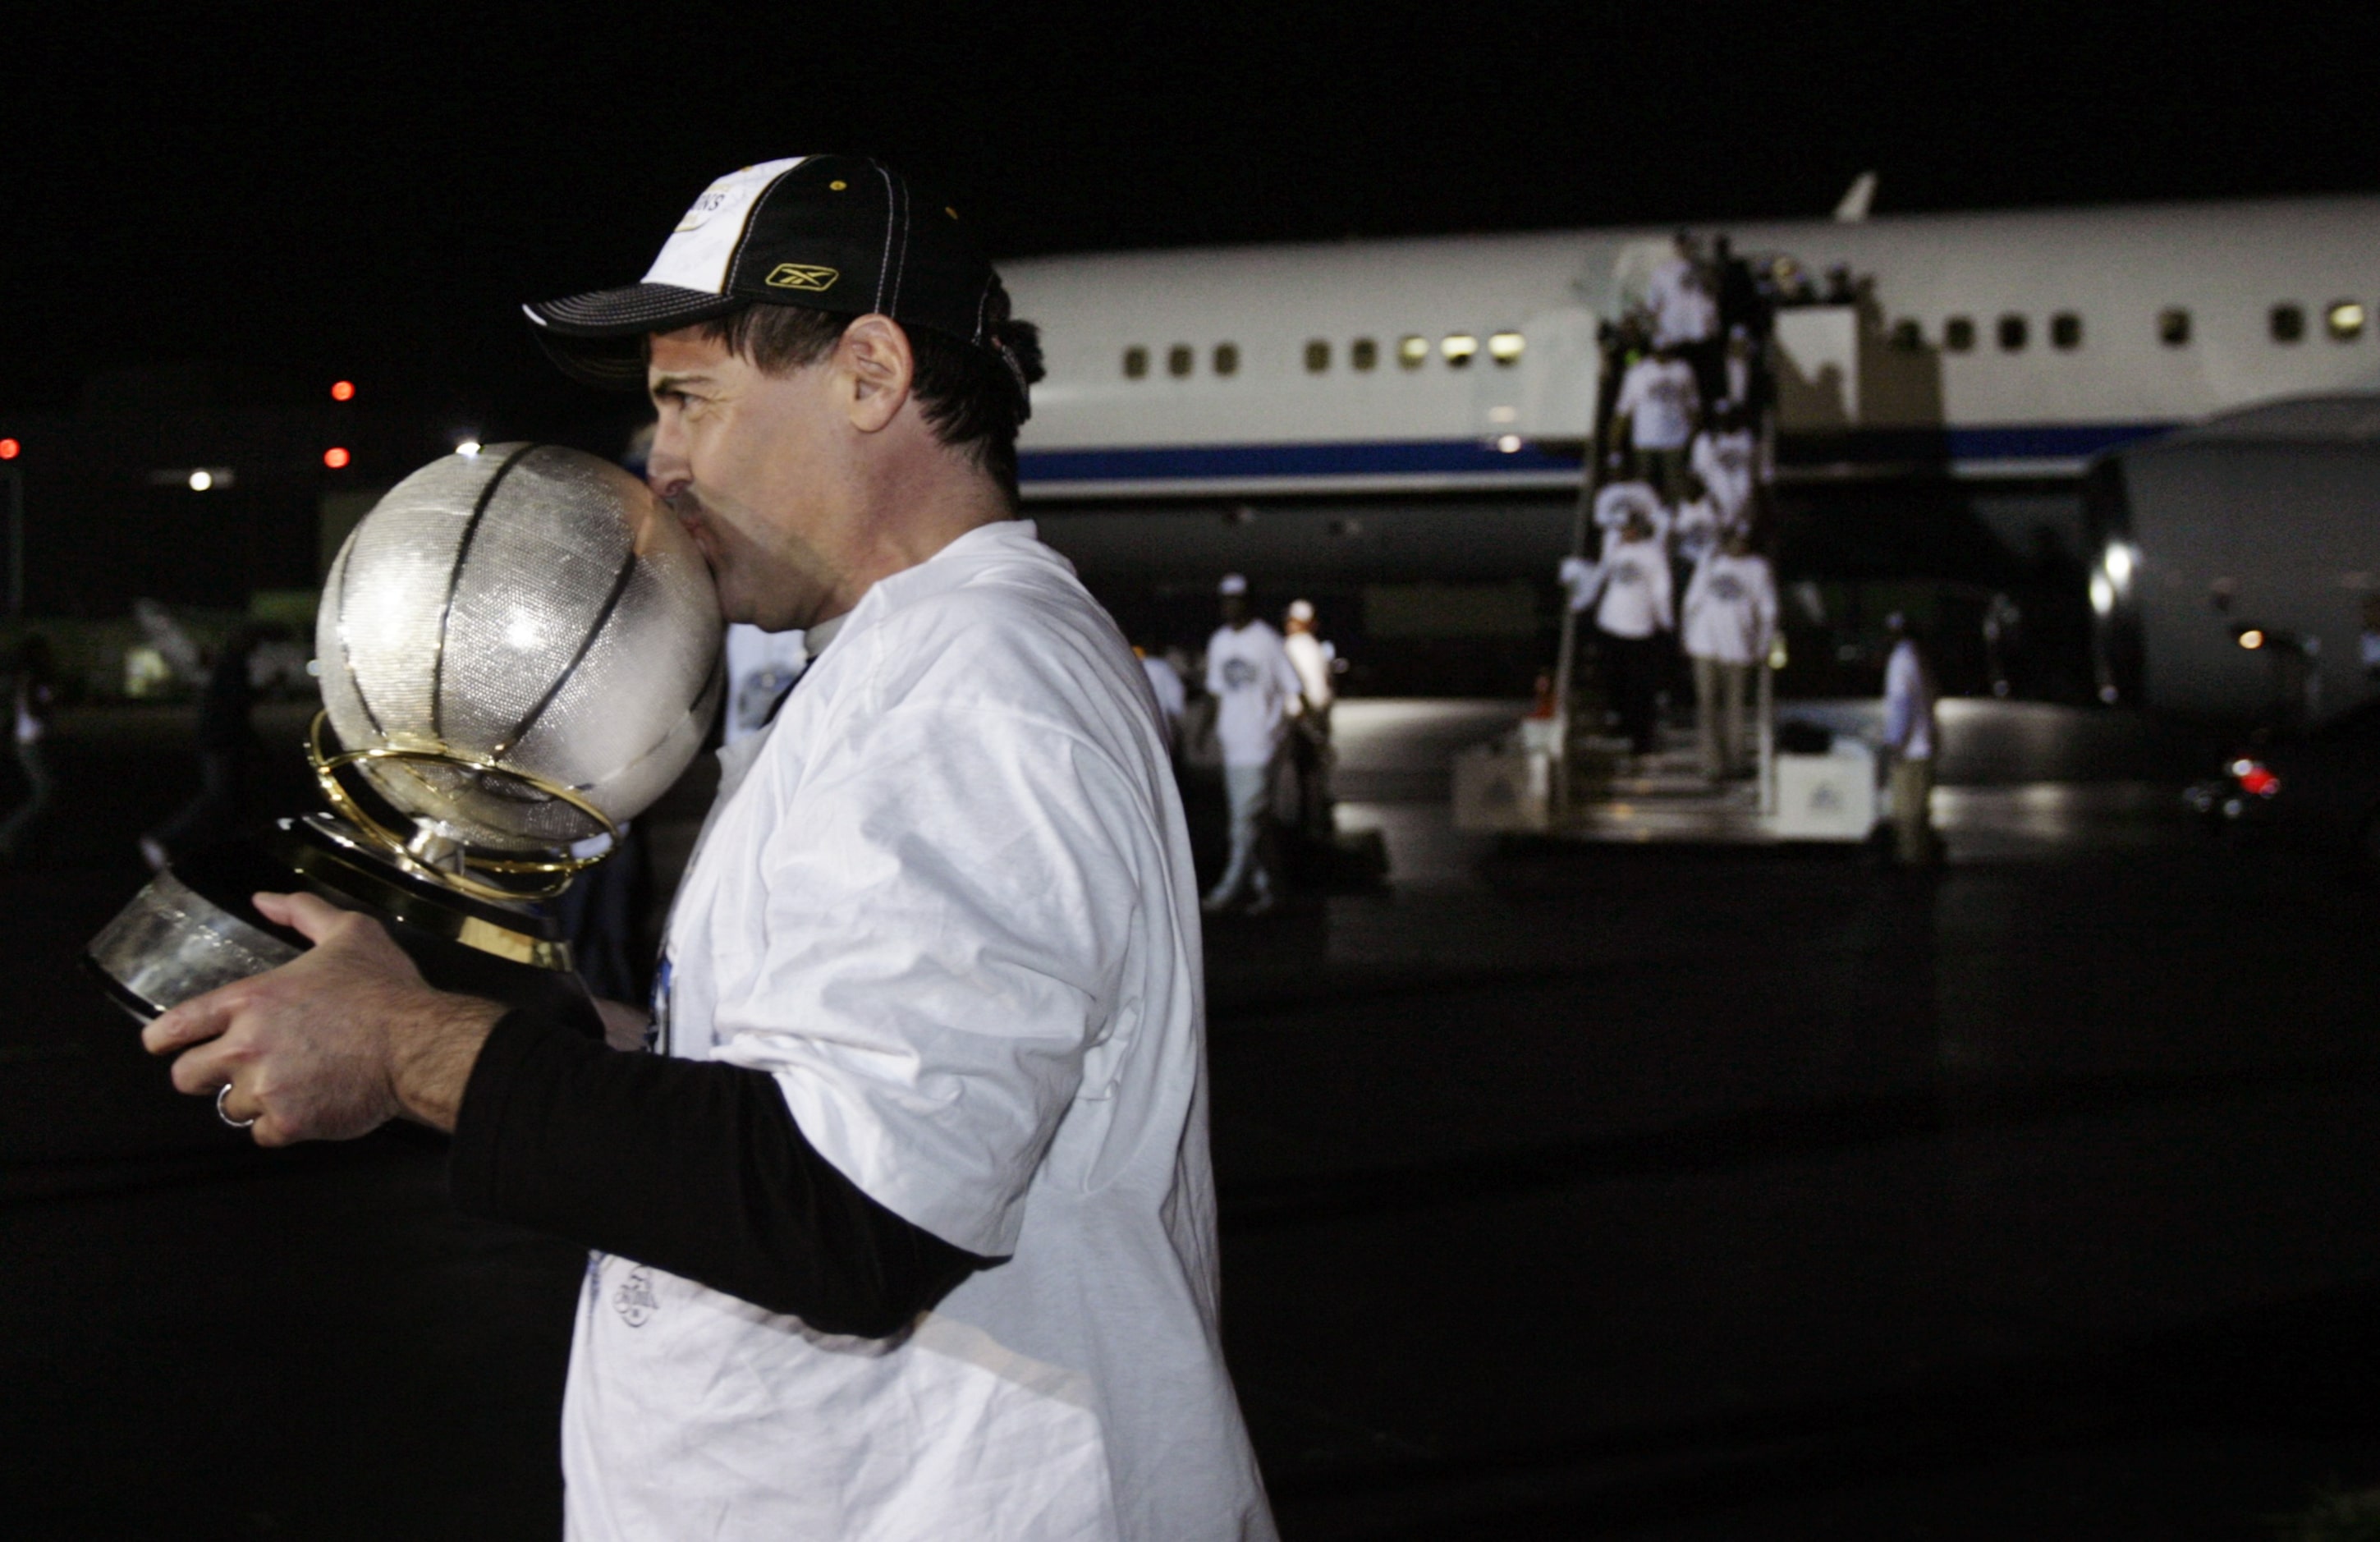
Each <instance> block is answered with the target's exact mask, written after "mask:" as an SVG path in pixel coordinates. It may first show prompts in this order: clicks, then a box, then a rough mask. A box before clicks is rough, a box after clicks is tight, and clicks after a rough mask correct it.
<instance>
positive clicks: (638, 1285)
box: [612, 1264, 662, 1328]
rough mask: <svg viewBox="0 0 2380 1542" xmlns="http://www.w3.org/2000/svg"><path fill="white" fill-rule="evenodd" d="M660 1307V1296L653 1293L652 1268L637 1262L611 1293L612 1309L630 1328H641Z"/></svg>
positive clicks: (651, 1318)
mask: <svg viewBox="0 0 2380 1542" xmlns="http://www.w3.org/2000/svg"><path fill="white" fill-rule="evenodd" d="M661 1309H662V1298H661V1297H660V1296H659V1295H657V1294H655V1293H654V1291H653V1275H652V1270H650V1269H646V1268H645V1267H644V1266H643V1265H641V1264H639V1265H638V1266H637V1267H636V1268H635V1269H630V1270H629V1271H628V1277H627V1278H626V1279H625V1280H623V1281H620V1288H619V1289H618V1290H617V1291H614V1292H613V1293H612V1310H613V1311H615V1312H617V1313H619V1314H620V1317H621V1319H622V1320H623V1321H625V1323H626V1324H627V1325H628V1326H629V1327H631V1328H642V1327H643V1326H645V1324H647V1323H649V1322H650V1321H652V1320H653V1317H654V1316H655V1315H656V1314H657V1313H659V1312H660V1311H661Z"/></svg>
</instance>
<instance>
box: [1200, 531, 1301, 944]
mask: <svg viewBox="0 0 2380 1542" xmlns="http://www.w3.org/2000/svg"><path fill="white" fill-rule="evenodd" d="M1215 592H1216V594H1217V596H1218V597H1219V598H1220V601H1221V602H1222V609H1223V624H1222V625H1220V626H1218V627H1216V628H1215V635H1214V636H1213V637H1209V638H1208V639H1207V690H1208V694H1209V695H1211V696H1213V697H1214V698H1215V742H1216V745H1217V747H1219V748H1220V749H1221V750H1222V752H1223V794H1224V796H1225V798H1226V799H1227V800H1228V802H1229V803H1230V805H1231V810H1232V855H1231V858H1230V860H1229V861H1228V862H1227V863H1226V864H1225V865H1224V868H1223V876H1222V877H1221V878H1220V879H1218V880H1216V882H1215V887H1214V888H1212V889H1211V890H1208V892H1207V898H1206V900H1205V901H1204V904H1205V906H1206V908H1207V910H1208V911H1209V912H1210V913H1211V912H1215V911H1222V910H1229V909H1231V908H1233V906H1234V905H1239V904H1240V903H1241V901H1242V899H1243V898H1244V897H1245V900H1246V902H1247V911H1248V914H1249V915H1251V916H1261V915H1263V914H1264V913H1266V912H1267V911H1269V910H1270V909H1272V908H1273V906H1274V905H1277V904H1279V903H1280V897H1279V895H1278V894H1277V893H1276V892H1275V884H1274V875H1273V871H1272V856H1271V852H1270V849H1269V847H1270V844H1271V843H1270V840H1269V837H1270V834H1271V831H1270V829H1269V825H1270V824H1271V815H1272V775H1273V763H1274V761H1275V759H1277V758H1278V757H1279V756H1280V754H1281V726H1282V724H1283V723H1284V722H1287V721H1288V719H1289V718H1290V717H1291V716H1292V715H1293V714H1294V713H1295V712H1296V711H1297V710H1298V702H1299V697H1300V694H1301V692H1302V691H1303V690H1304V686H1302V685H1301V684H1300V682H1299V680H1298V678H1297V671H1296V670H1295V669H1294V668H1293V667H1292V666H1291V664H1290V662H1289V650H1287V649H1285V648H1283V647H1282V646H1281V634H1280V633H1279V632H1276V631H1274V630H1273V629H1272V628H1271V627H1269V626H1268V625H1265V624H1264V623H1263V622H1261V621H1258V620H1257V617H1256V612H1255V610H1254V609H1253V608H1252V607H1251V606H1250V605H1249V603H1248V581H1247V579H1246V578H1245V577H1242V576H1241V575H1239V574H1237V573H1227V574H1225V575H1224V576H1223V581H1222V582H1221V583H1220V584H1218V585H1216V586H1215Z"/></svg>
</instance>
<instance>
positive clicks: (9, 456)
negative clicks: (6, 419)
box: [0, 439, 25, 460]
mask: <svg viewBox="0 0 2380 1542" xmlns="http://www.w3.org/2000/svg"><path fill="white" fill-rule="evenodd" d="M24 451H25V446H23V445H22V444H19V443H17V442H16V441H15V440H13V439H0V460H15V459H16V458H17V457H18V455H22V454H24Z"/></svg>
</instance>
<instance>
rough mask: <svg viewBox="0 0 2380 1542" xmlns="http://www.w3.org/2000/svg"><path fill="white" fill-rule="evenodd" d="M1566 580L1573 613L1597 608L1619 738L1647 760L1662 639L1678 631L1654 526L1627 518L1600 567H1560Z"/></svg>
mask: <svg viewBox="0 0 2380 1542" xmlns="http://www.w3.org/2000/svg"><path fill="white" fill-rule="evenodd" d="M1563 577H1564V579H1565V581H1567V582H1569V583H1570V585H1571V609H1572V610H1573V611H1584V610H1585V609H1586V607H1587V606H1589V605H1593V606H1595V627H1596V630H1597V633H1599V634H1600V644H1601V650H1602V656H1603V661H1604V669H1605V675H1606V680H1607V683H1608V684H1609V686H1610V689H1611V697H1612V704H1613V706H1614V707H1615V708H1616V709H1617V710H1619V713H1620V731H1621V733H1622V734H1624V735H1627V737H1628V742H1629V745H1630V747H1632V748H1633V750H1634V751H1635V753H1637V754H1639V755H1650V754H1651V753H1652V752H1653V751H1654V750H1655V749H1656V748H1657V747H1658V745H1659V727H1660V725H1659V722H1658V704H1659V698H1660V690H1661V674H1662V665H1663V663H1664V662H1665V652H1666V650H1664V649H1663V647H1662V634H1663V633H1665V632H1669V631H1670V630H1672V629H1673V628H1674V627H1675V625H1676V622H1675V619H1674V618H1673V616H1672V614H1671V611H1670V558H1669V554H1668V553H1667V552H1664V551H1663V550H1662V549H1661V543H1660V542H1659V541H1658V540H1655V539H1654V538H1653V522H1652V521H1651V520H1649V519H1647V518H1645V516H1643V515H1642V514H1632V515H1630V516H1628V522H1627V523H1626V524H1625V525H1623V526H1621V529H1620V539H1619V540H1617V541H1615V542H1613V543H1612V544H1611V545H1610V546H1609V548H1608V549H1607V550H1606V551H1605V552H1604V554H1603V560H1602V561H1601V562H1599V563H1593V564H1589V563H1584V562H1580V561H1579V560H1577V559H1573V560H1572V561H1571V562H1568V563H1565V564H1564V565H1563Z"/></svg>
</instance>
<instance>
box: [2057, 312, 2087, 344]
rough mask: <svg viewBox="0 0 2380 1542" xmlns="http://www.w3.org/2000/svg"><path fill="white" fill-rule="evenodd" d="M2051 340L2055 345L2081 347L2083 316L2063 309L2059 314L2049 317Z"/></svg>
mask: <svg viewBox="0 0 2380 1542" xmlns="http://www.w3.org/2000/svg"><path fill="white" fill-rule="evenodd" d="M2049 341H2050V344H2051V346H2055V347H2060V348H2079V347H2081V346H2083V318H2082V317H2080V316H2077V315H2076V314H2074V312H2072V311H2071V310H2061V311H2059V312H2058V314H2057V315H2055V316H2052V317H2051V318H2049Z"/></svg>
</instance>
